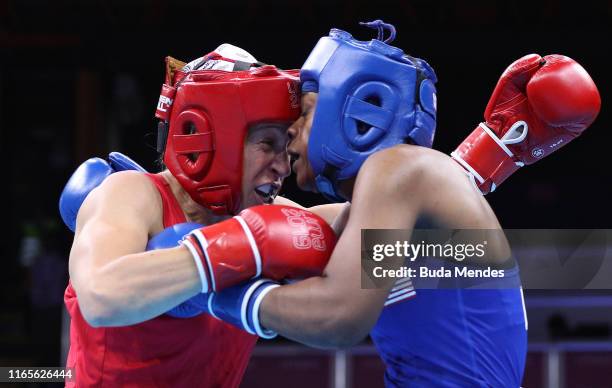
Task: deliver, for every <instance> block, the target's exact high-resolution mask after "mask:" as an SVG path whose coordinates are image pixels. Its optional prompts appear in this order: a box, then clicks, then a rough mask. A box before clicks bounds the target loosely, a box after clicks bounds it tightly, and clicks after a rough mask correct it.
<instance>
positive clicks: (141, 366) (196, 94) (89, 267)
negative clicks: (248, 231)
mask: <svg viewBox="0 0 612 388" xmlns="http://www.w3.org/2000/svg"><path fill="white" fill-rule="evenodd" d="M227 58H228V55H223V58H222V59H219V57H218V56H217V57H215V58H214V60H215V61H219V60H223V61H224V62H227ZM241 58H242V59H244V56H241ZM247 59H248V58H247ZM200 62H202V61H200ZM203 63H204V64H205V65H206V63H208V62H207V61H203ZM182 65H184V64H182ZM197 65H198V64H197V63H196V64H195V67H197ZM226 65H227V64H226ZM183 69H185V71H182V74H181V77H184V78H183V79H182V81H180V82H181V83H179V82H174V81H176V80H175V79H173V76H172V74H171V76H170V77H169V78H167V80H168V79H170V80H171V86H172V87H173V88H175V90H174V92H175V96H173V97H174V98H173V99H170V98H164V100H163V101H164V103H165V105H163V106H162V108H163V109H165V110H166V111H167V112H168V117H167V124H168V126H167V129H168V128H169V133H168V140H167V145H171V146H170V147H167V148H166V153H165V157H164V160H165V161H166V163H167V164H168V162H170V164H171V166H169V169H167V170H164V171H162V172H161V173H158V174H144V173H141V172H136V171H123V172H117V173H114V174H112V175H110V176H109V177H108V178H106V179H105V180H104V181H103V183H102V184H101V185H100V186H99V187H97V188H96V189H94V190H93V191H92V192H91V193H90V194H89V195H88V196H87V197H86V199H85V201H84V202H83V204H82V206H81V208H80V211H79V212H78V216H77V220H76V230H75V238H74V242H73V246H72V250H71V252H70V262H69V271H70V283H69V286H68V288H67V290H66V294H65V302H66V306H67V308H68V311H69V313H70V315H71V318H72V321H71V328H70V337H71V347H70V351H69V356H68V361H67V366H68V367H72V368H75V375H76V378H75V381H73V382H68V383H67V386H79V387H81V386H125V387H136V386H137V387H148V386H156V387H157V386H168V387H170V386H172V387H189V388H191V387H198V386H199V387H212V386H223V387H237V386H238V385H239V383H240V380H241V378H242V374H243V373H244V370H245V368H246V365H247V362H248V359H249V357H250V353H251V349H252V348H253V346H254V345H255V342H256V340H257V337H256V336H252V335H249V334H247V333H246V332H243V331H241V330H239V329H236V328H234V327H233V326H231V325H228V324H225V323H223V322H221V321H219V320H216V319H215V318H213V317H211V316H209V315H206V314H202V315H199V316H196V317H193V318H188V319H178V318H173V317H170V316H168V315H165V314H164V313H165V312H166V311H168V310H170V309H171V308H173V307H174V306H176V305H178V304H180V303H181V302H183V301H185V300H187V299H189V298H190V297H192V296H194V295H196V294H198V293H199V292H201V291H202V282H201V278H200V276H199V275H198V270H197V262H196V260H194V257H193V255H192V253H191V252H190V251H189V249H188V248H187V247H186V246H185V245H184V244H181V245H177V247H176V248H170V249H161V250H153V251H148V252H145V247H146V245H147V242H148V240H149V239H150V238H151V237H152V236H155V235H157V234H158V233H160V232H161V231H162V230H164V229H165V228H167V227H169V226H171V225H174V224H176V223H181V222H185V221H190V222H196V223H199V224H203V225H211V224H215V223H218V222H220V221H223V220H226V219H229V218H230V217H231V215H232V214H234V213H233V212H235V211H239V210H241V209H245V208H248V207H251V206H254V205H262V204H266V203H280V204H291V202H290V201H288V200H284V199H282V198H280V197H276V193H277V192H278V190H279V189H280V185H281V183H282V180H283V179H284V178H285V177H286V176H287V175H288V174H289V173H290V166H289V159H288V155H287V153H286V144H287V134H286V129H287V127H288V125H289V124H290V123H291V121H293V120H294V119H296V118H297V117H298V115H299V113H300V110H299V95H298V96H296V95H295V93H294V92H295V91H296V90H298V87H297V82H298V79H297V77H296V76H295V75H296V73H295V72H282V71H279V70H277V69H275V68H273V67H271V66H266V67H261V68H255V67H254V66H253V67H252V68H251V69H250V70H243V71H239V72H232V73H229V72H227V71H216V70H211V69H210V68H209V66H205V67H204V69H205V70H198V69H195V70H194V69H193V68H189V66H188V67H187V68H185V67H184V68H183ZM172 72H173V73H174V69H173V71H172ZM180 72H181V71H177V72H176V73H180ZM213 90H214V91H217V93H211V91H213ZM296 98H297V99H298V100H296ZM264 102H265V105H261V104H262V103H264ZM258 106H259V108H257V109H253V108H254V107H258ZM158 108H159V106H158ZM189 117H191V118H195V119H193V120H191V121H190V120H189ZM186 118H187V119H186ZM232 158H233V159H232ZM201 161H203V162H204V163H198V162H201ZM227 163H230V164H231V169H232V171H231V174H230V173H228V172H226V171H225V170H223V168H227V167H228V164H227ZM202 194H203V195H202ZM275 197H276V198H275ZM226 222H227V221H226ZM264 224H265V223H264ZM263 227H265V225H264V226H263ZM221 233H224V231H221ZM282 235H283V236H284V234H282ZM270 239H273V238H272V237H271V238H270ZM330 247H333V244H330ZM285 256H286V257H287V259H288V260H293V259H294V256H295V255H291V254H287V255H285Z"/></svg>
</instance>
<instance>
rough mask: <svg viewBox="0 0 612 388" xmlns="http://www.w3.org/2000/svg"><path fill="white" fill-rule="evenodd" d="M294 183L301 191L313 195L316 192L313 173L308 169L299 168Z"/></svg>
mask: <svg viewBox="0 0 612 388" xmlns="http://www.w3.org/2000/svg"><path fill="white" fill-rule="evenodd" d="M295 173H296V176H295V181H296V183H297V186H298V187H299V188H300V190H302V191H310V192H313V193H316V192H318V190H317V185H316V184H315V177H314V173H313V172H312V170H311V169H309V168H301V169H298V170H296V172H295Z"/></svg>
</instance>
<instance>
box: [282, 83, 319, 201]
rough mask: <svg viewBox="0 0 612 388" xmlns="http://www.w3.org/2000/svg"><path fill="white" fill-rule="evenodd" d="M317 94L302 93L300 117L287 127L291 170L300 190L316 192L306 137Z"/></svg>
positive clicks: (308, 134) (308, 132) (310, 124)
mask: <svg viewBox="0 0 612 388" xmlns="http://www.w3.org/2000/svg"><path fill="white" fill-rule="evenodd" d="M316 105H317V93H304V94H303V95H302V115H301V116H300V118H299V119H297V121H295V122H294V123H293V124H292V125H291V126H290V127H289V131H288V134H289V139H291V142H290V143H289V147H287V151H289V155H291V159H292V160H293V163H292V166H291V167H292V168H293V172H294V173H295V175H296V181H297V184H298V186H299V187H300V189H302V190H306V191H316V186H315V175H314V172H313V170H312V166H311V165H310V162H309V161H308V137H309V136H310V128H311V127H312V118H313V116H314V111H315V106H316Z"/></svg>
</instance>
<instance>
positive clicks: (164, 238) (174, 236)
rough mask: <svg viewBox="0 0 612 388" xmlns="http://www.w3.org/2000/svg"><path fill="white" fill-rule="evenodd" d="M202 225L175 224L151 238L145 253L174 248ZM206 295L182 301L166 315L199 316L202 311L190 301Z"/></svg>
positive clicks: (180, 316)
mask: <svg viewBox="0 0 612 388" xmlns="http://www.w3.org/2000/svg"><path fill="white" fill-rule="evenodd" d="M201 227H202V225H200V224H197V223H195V222H185V223H182V224H176V225H173V226H171V227H169V228H166V229H164V230H163V231H162V232H160V233H159V234H157V235H155V236H153V238H151V240H149V242H148V243H147V248H146V250H147V251H151V250H154V249H166V248H174V247H176V246H178V245H179V242H180V241H181V240H182V239H183V236H185V235H186V234H187V233H189V232H191V231H192V230H194V229H199V228H201ZM206 297H207V296H206V294H198V295H196V296H194V297H193V298H191V299H188V300H186V301H184V302H183V303H181V304H179V305H178V306H176V307H174V308H173V309H172V310H170V311H168V312H167V313H166V314H168V315H170V316H172V317H175V318H191V317H195V316H196V315H199V314H201V313H202V312H203V310H202V309H200V308H199V307H197V306H196V305H195V304H193V303H192V300H195V299H199V298H202V299H206Z"/></svg>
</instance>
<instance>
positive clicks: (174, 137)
mask: <svg viewBox="0 0 612 388" xmlns="http://www.w3.org/2000/svg"><path fill="white" fill-rule="evenodd" d="M178 75H179V77H180V79H179V80H178V81H177V80H176V77H175V76H174V77H173V76H172V75H171V76H170V77H167V78H166V84H165V85H164V87H162V94H161V96H160V102H159V104H158V109H157V113H156V116H157V117H158V118H161V119H163V120H167V124H169V128H168V135H167V140H166V141H165V143H166V144H165V151H164V163H165V164H166V166H167V168H168V170H170V172H172V174H173V175H174V176H175V177H176V179H177V180H178V181H179V183H180V184H181V186H182V187H183V188H184V189H185V190H186V191H187V192H188V193H189V195H190V196H191V198H192V199H193V200H194V201H196V202H197V203H199V204H202V205H203V206H205V207H206V208H208V209H210V210H212V211H213V212H214V213H215V214H235V213H237V212H238V211H239V210H240V206H241V201H240V195H241V188H242V164H243V152H244V142H245V139H246V136H247V133H248V129H249V128H250V127H252V126H253V125H255V124H259V123H263V122H279V123H280V122H282V123H288V124H289V123H291V122H293V121H294V120H296V119H297V118H298V117H299V114H300V101H299V98H300V96H299V79H298V72H297V70H290V71H281V70H279V69H277V68H276V67H274V66H263V67H259V68H255V69H251V70H248V71H234V72H228V71H220V70H196V71H191V72H189V73H186V74H180V73H179V74H178ZM169 78H170V79H171V80H172V81H174V82H173V83H171V85H172V86H169V85H170V84H168V79H169Z"/></svg>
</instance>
